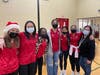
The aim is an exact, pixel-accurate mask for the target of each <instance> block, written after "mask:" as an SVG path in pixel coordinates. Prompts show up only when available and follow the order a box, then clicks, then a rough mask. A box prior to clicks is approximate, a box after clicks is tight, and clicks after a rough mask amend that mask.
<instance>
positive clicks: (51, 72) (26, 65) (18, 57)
mask: <svg viewBox="0 0 100 75" xmlns="http://www.w3.org/2000/svg"><path fill="white" fill-rule="evenodd" d="M51 25H52V28H51V29H50V30H49V31H47V30H46V28H40V29H39V31H38V33H36V26H35V23H34V22H33V21H27V22H26V23H25V27H24V32H20V31H19V25H18V23H16V22H8V24H7V25H6V27H5V29H4V37H2V38H1V39H2V42H1V43H0V75H18V74H19V75H36V73H37V69H38V75H42V66H43V56H44V54H45V55H46V67H47V75H58V61H59V66H60V70H61V71H60V75H66V74H67V73H66V69H67V59H68V56H69V59H70V64H71V69H72V72H71V75H80V66H81V67H82V68H83V70H84V72H85V75H90V74H91V64H92V61H93V59H94V57H95V41H94V37H93V35H92V28H91V27H90V26H88V25H87V26H85V27H84V29H83V31H82V32H77V27H76V25H72V26H71V28H70V30H71V33H69V30H68V28H67V27H66V26H63V27H62V28H58V20H57V19H53V20H52V22H51ZM75 69H76V71H77V72H76V74H75Z"/></svg>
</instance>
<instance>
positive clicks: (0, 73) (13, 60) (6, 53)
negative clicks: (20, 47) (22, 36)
mask: <svg viewBox="0 0 100 75" xmlns="http://www.w3.org/2000/svg"><path fill="white" fill-rule="evenodd" d="M18 63H19V62H18V57H17V48H5V47H4V48H3V50H2V49H1V48H0V75H5V74H9V73H12V72H15V71H16V70H17V69H18V67H19V64H18Z"/></svg>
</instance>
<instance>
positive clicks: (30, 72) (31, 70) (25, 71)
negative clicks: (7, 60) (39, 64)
mask: <svg viewBox="0 0 100 75" xmlns="http://www.w3.org/2000/svg"><path fill="white" fill-rule="evenodd" d="M35 64H36V63H31V64H28V65H21V66H20V68H19V75H35Z"/></svg>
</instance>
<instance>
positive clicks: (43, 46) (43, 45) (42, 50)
mask: <svg viewBox="0 0 100 75" xmlns="http://www.w3.org/2000/svg"><path fill="white" fill-rule="evenodd" d="M46 46H47V43H46V41H45V40H43V41H42V43H41V44H40V45H39V48H38V52H37V58H40V57H42V56H43V54H44V53H45V50H46Z"/></svg>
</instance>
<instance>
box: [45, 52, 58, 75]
mask: <svg viewBox="0 0 100 75" xmlns="http://www.w3.org/2000/svg"><path fill="white" fill-rule="evenodd" d="M58 58H59V52H55V53H53V56H50V55H47V58H46V62H47V75H57V73H58Z"/></svg>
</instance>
